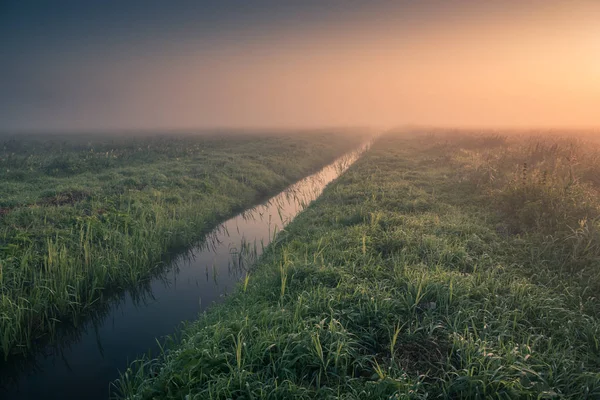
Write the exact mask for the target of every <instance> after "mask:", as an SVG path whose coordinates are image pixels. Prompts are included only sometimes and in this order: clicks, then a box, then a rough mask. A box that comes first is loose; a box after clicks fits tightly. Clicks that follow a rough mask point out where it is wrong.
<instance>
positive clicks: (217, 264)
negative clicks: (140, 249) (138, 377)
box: [0, 145, 367, 399]
mask: <svg viewBox="0 0 600 400" xmlns="http://www.w3.org/2000/svg"><path fill="white" fill-rule="evenodd" d="M366 148H367V145H364V146H362V147H361V148H360V149H358V150H356V151H355V152H352V153H349V154H347V155H345V156H343V157H341V158H339V159H337V160H336V161H335V162H333V163H332V164H330V165H328V166H326V167H325V168H323V169H322V170H320V171H319V172H317V173H316V174H314V175H311V176H309V177H307V178H304V179H302V180H300V181H298V182H297V183H295V184H294V185H292V186H290V187H289V188H287V189H286V190H284V191H283V192H281V193H279V194H278V195H276V196H274V197H273V198H271V199H269V200H268V201H267V202H265V203H263V204H261V205H259V206H257V207H254V208H252V209H249V210H247V211H245V212H243V213H241V214H239V215H237V216H236V217H234V218H231V219H229V220H228V221H226V222H225V223H223V224H221V225H220V226H218V227H217V228H216V229H214V230H213V231H212V232H211V233H210V234H209V235H207V237H206V239H205V240H204V241H203V243H202V244H201V245H198V246H196V247H195V248H193V249H191V250H190V251H189V252H187V253H186V254H184V255H183V256H180V257H178V258H177V259H176V260H174V261H173V262H172V263H171V265H170V266H168V267H167V268H166V269H165V272H164V273H162V274H161V275H160V276H157V277H155V278H154V279H153V280H152V281H150V282H149V283H148V284H147V285H146V286H145V287H143V288H140V291H138V292H136V293H133V292H128V293H125V294H124V295H122V296H120V297H119V298H118V300H117V301H112V302H110V303H108V304H107V305H106V306H105V308H104V309H103V310H101V312H99V314H98V315H96V316H95V317H94V318H93V319H92V320H91V321H88V322H87V323H86V324H84V325H83V326H81V327H77V328H73V329H72V333H71V335H70V338H71V339H70V342H71V343H69V344H65V343H62V344H61V345H60V346H57V345H55V346H52V347H51V346H48V348H47V349H45V354H38V355H36V356H35V357H34V359H33V360H29V361H28V362H27V363H26V364H24V367H22V369H23V371H15V370H14V369H15V368H14V367H10V368H11V369H12V370H7V369H8V368H9V367H5V369H4V370H0V374H2V385H3V386H4V388H0V398H3V399H4V398H6V399H107V398H108V396H109V387H110V383H111V382H112V381H114V380H115V379H116V378H118V376H119V371H124V370H125V369H126V368H127V366H128V365H129V363H130V362H131V361H133V360H135V359H136V358H138V357H139V356H140V355H142V354H144V353H147V352H148V351H151V352H152V353H153V354H157V353H158V350H159V348H158V344H157V339H156V338H161V337H163V336H165V335H168V334H171V333H173V332H174V331H175V330H176V329H177V327H179V326H180V325H181V323H182V321H186V320H193V319H195V318H196V317H197V316H198V313H200V312H202V311H204V310H205V309H206V307H208V306H210V304H212V303H214V302H218V301H221V300H222V299H223V298H224V297H225V296H226V295H227V293H230V292H231V291H232V289H233V288H234V287H235V285H236V284H237V282H238V281H239V280H240V279H241V278H242V277H244V275H245V271H246V269H247V267H248V266H249V265H251V264H252V262H253V260H254V259H255V258H256V257H257V256H259V255H260V254H261V253H262V250H263V247H264V246H267V245H268V244H269V243H270V241H271V240H272V239H273V237H274V235H275V234H276V232H277V231H279V230H281V229H283V228H284V227H285V226H286V225H287V224H288V223H289V222H290V221H291V220H292V219H293V218H294V217H295V216H296V215H297V214H298V213H299V212H300V211H302V210H303V209H304V208H305V207H306V206H307V205H308V204H310V202H312V201H313V200H314V199H316V198H317V197H318V196H319V195H320V194H321V193H322V191H323V189H324V188H325V186H326V185H327V184H328V183H330V182H331V181H333V180H334V179H335V178H337V177H338V176H339V175H340V174H341V173H342V172H344V171H345V170H346V169H347V168H348V167H349V166H350V165H351V164H352V163H354V161H356V160H357V159H358V157H359V156H360V154H362V152H363V151H364V150H366ZM9 380H10V382H9Z"/></svg>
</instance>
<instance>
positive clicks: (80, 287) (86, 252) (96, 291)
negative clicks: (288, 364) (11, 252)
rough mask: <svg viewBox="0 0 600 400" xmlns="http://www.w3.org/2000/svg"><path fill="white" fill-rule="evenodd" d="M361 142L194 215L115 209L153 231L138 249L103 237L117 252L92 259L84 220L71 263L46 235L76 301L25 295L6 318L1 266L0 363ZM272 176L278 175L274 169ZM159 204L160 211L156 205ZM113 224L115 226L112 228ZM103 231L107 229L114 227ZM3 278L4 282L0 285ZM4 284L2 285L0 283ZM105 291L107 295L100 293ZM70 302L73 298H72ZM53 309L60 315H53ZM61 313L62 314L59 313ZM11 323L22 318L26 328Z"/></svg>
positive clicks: (190, 206) (168, 208)
mask: <svg viewBox="0 0 600 400" xmlns="http://www.w3.org/2000/svg"><path fill="white" fill-rule="evenodd" d="M340 137H341V136H340V135H338V136H337V139H336V137H333V138H331V137H330V139H331V140H334V139H335V140H338V139H340ZM326 138H327V136H323V137H322V138H321V139H319V138H314V139H311V140H313V141H318V140H326ZM361 140H364V135H360V134H358V135H352V137H351V139H350V140H348V138H346V137H344V143H343V144H340V143H337V144H336V145H335V146H334V145H332V146H329V147H327V149H325V148H324V147H323V151H322V152H321V153H322V154H321V156H320V157H314V155H313V158H311V163H310V165H305V164H303V163H300V162H298V163H296V164H297V165H295V167H294V168H290V169H288V172H290V171H291V173H287V175H286V174H281V175H277V178H278V179H273V178H272V177H269V179H268V180H269V182H270V183H271V184H270V187H268V189H266V190H265V189H264V188H261V190H258V189H257V188H255V187H253V186H252V185H251V184H249V185H241V186H240V187H238V188H236V190H234V191H233V192H232V193H231V195H229V197H228V195H227V193H217V194H216V195H215V196H214V197H215V198H214V199H213V201H212V203H211V204H212V205H211V204H208V205H206V204H205V205H203V206H206V207H204V208H206V210H204V208H203V209H202V210H200V211H201V212H198V211H197V205H196V204H194V203H193V202H185V203H180V204H175V205H174V204H170V203H168V202H166V199H165V201H162V202H161V201H157V202H156V203H152V204H151V205H152V206H153V209H152V210H150V211H149V213H148V215H147V217H148V219H147V220H146V219H144V221H127V218H125V216H123V218H120V217H121V215H120V214H119V213H118V212H115V213H114V214H115V215H116V216H117V217H119V218H117V219H118V221H117V223H118V224H122V223H124V224H125V226H126V228H125V231H126V232H129V231H130V229H131V231H132V232H133V228H127V225H128V224H129V225H130V226H132V227H133V225H134V224H135V223H138V224H139V223H141V222H148V224H145V225H144V227H145V228H148V229H144V232H147V233H151V234H149V235H145V236H144V238H141V240H137V241H135V240H134V242H135V243H138V244H140V243H141V244H143V246H135V245H134V244H135V243H132V242H131V241H127V240H125V239H127V238H128V236H127V235H120V234H119V235H113V236H112V239H111V238H110V235H108V236H109V239H111V241H110V243H108V242H107V243H103V244H102V249H106V250H110V249H115V251H113V252H109V251H105V252H103V251H100V252H96V253H97V254H95V256H94V254H93V253H92V252H91V251H90V245H91V243H92V242H94V241H95V240H97V238H94V237H90V235H89V229H88V228H89V223H88V224H87V225H86V224H85V223H84V224H79V225H81V227H79V225H77V227H78V228H77V229H79V228H81V229H80V230H81V237H82V241H83V242H82V243H81V246H79V250H80V252H81V254H80V256H81V257H79V255H78V256H77V257H76V258H73V259H71V261H72V262H71V261H69V260H70V258H69V257H68V254H67V250H66V247H64V245H61V244H60V243H59V241H60V239H59V237H58V235H56V238H49V241H48V254H47V256H45V261H44V268H45V269H48V270H53V271H54V273H55V274H58V275H59V276H61V277H62V276H63V275H65V274H66V275H68V274H69V273H70V272H72V273H74V274H75V275H77V276H74V277H73V279H71V278H69V277H68V276H66V275H65V276H64V278H65V279H63V280H64V281H65V282H66V283H65V284H67V285H69V286H68V287H67V289H68V290H69V291H71V290H72V291H73V292H74V293H76V294H77V298H76V300H75V301H71V299H66V301H67V303H68V304H64V307H62V308H61V304H62V303H63V302H64V301H62V300H65V299H62V300H61V304H58V303H57V304H54V303H53V302H52V301H50V302H49V303H48V301H46V300H44V301H43V302H42V301H38V302H36V299H32V298H23V299H22V300H23V301H24V302H26V304H28V305H29V306H26V307H17V308H16V309H17V310H21V311H22V313H20V314H19V315H17V316H16V319H15V318H12V319H11V315H12V314H10V313H9V312H8V311H9V310H10V309H11V307H10V306H11V304H13V303H14V300H11V298H10V296H8V295H7V294H6V293H4V290H5V289H6V290H8V289H7V288H8V287H9V286H8V281H6V275H7V274H6V265H4V272H5V273H4V277H3V276H2V275H0V282H2V284H3V288H2V289H3V295H2V302H5V301H6V302H8V305H7V304H4V305H3V307H4V306H6V307H4V308H5V309H6V310H8V311H7V312H6V314H4V315H3V318H2V325H1V326H2V330H1V333H2V338H1V339H2V348H1V349H2V353H3V357H2V359H4V360H6V359H7V358H8V357H9V356H19V355H20V354H27V353H30V352H31V351H32V350H35V349H36V348H39V347H40V346H41V347H43V346H44V345H45V344H46V343H47V342H48V341H52V340H54V336H55V334H56V332H57V331H58V329H57V327H58V326H60V325H64V324H65V323H70V321H77V320H79V319H81V318H86V316H87V315H90V314H93V313H94V311H95V310H96V309H97V303H98V302H99V301H100V302H102V301H104V300H103V299H104V298H106V297H109V298H110V297H111V296H110V293H111V292H114V291H117V292H119V291H122V290H124V289H127V288H132V287H135V286H136V285H138V284H140V283H141V282H143V281H145V280H146V279H147V278H148V277H149V276H150V275H151V274H152V273H155V272H156V271H157V270H158V269H160V268H161V266H162V265H163V264H164V263H163V262H162V261H161V260H164V258H163V257H164V255H165V254H168V253H169V252H171V251H172V250H174V249H181V248H184V247H186V246H189V245H190V244H192V243H194V242H196V241H197V240H199V239H200V238H201V237H202V236H203V235H205V234H206V233H207V232H209V231H210V229H211V228H213V227H214V226H216V225H218V223H219V222H222V221H224V220H226V219H227V218H229V217H231V216H233V215H235V214H237V213H238V212H240V211H242V210H243V209H245V208H247V207H248V206H252V205H255V204H257V203H260V202H261V201H263V200H265V199H266V198H268V197H269V196H270V195H272V194H275V193H277V192H279V191H281V190H283V189H284V188H285V187H286V186H287V185H289V184H290V183H293V182H294V181H296V180H298V179H301V178H302V177H304V176H308V175H310V174H312V173H314V172H315V171H317V170H318V169H320V168H322V167H323V166H324V165H326V164H327V163H329V162H331V161H332V160H333V159H335V158H336V157H339V156H340V155H342V154H343V153H345V152H347V151H348V150H351V149H352V148H353V147H355V146H357V145H358V144H359V143H360V141H361ZM270 172H271V173H272V174H275V171H270ZM159 196H160V193H159ZM159 200H160V199H159ZM91 202H92V203H94V202H95V203H96V204H95V205H94V204H92V206H91V208H92V209H96V208H99V209H103V208H104V207H105V205H104V204H103V202H102V200H101V199H100V200H97V201H96V200H94V199H91ZM162 205H164V206H165V207H164V208H163V207H161V206H162ZM174 207H178V210H174ZM92 217H94V216H92ZM92 222H93V221H92ZM90 223H91V222H90ZM115 227H117V226H116V225H115ZM103 229H107V230H108V231H110V229H111V228H110V227H108V228H103ZM109 233H110V232H109ZM133 233H135V232H133ZM86 235H87V236H86ZM105 240H106V239H105ZM55 241H56V243H55ZM102 249H100V250H102ZM125 252H126V253H127V254H129V253H130V252H133V253H132V254H129V256H128V257H125V258H126V260H125V261H127V260H130V261H129V262H125V263H123V262H121V261H123V260H121V258H122V257H121V256H120V254H121V253H122V254H125ZM112 253H114V254H112ZM138 253H140V254H138ZM142 253H143V254H142ZM111 256H114V257H116V258H115V259H114V260H111V259H108V258H110V257H111ZM107 257H108V258H107ZM14 259H15V260H17V261H18V264H19V265H21V266H23V265H27V264H28V257H27V252H25V253H24V255H22V256H19V258H14ZM98 260H100V264H102V263H103V262H104V263H109V264H110V263H111V262H112V263H113V264H115V265H117V264H118V265H119V266H120V270H119V271H118V274H117V275H115V276H113V275H112V273H111V272H110V271H109V270H108V269H107V268H100V269H98V268H96V267H97V265H96V264H98V263H96V261H98ZM102 260H104V261H102ZM131 260H134V262H131ZM5 261H7V260H5ZM71 264H72V265H71ZM88 264H89V265H88ZM71 267H72V268H71ZM100 267H101V265H100ZM142 267H143V268H142ZM98 271H100V272H102V271H104V273H103V274H104V276H102V277H100V278H99V277H98V276H97V272H98ZM128 271H129V272H128ZM79 275H81V276H79ZM88 275H89V276H91V277H92V278H93V282H92V284H91V285H89V283H90V282H89V280H90V279H92V278H89V277H88ZM3 278H4V281H3V280H2V279H3ZM88 278H89V279H88ZM5 284H7V285H6V286H4V285H5ZM48 286H50V285H48ZM36 287H44V285H43V284H41V283H39V282H38V283H37V284H36ZM49 290H50V289H49ZM106 293H108V294H109V295H108V296H105V294H106ZM67 297H69V298H70V297H71V296H67ZM57 299H58V297H57ZM50 300H51V299H50ZM46 303H48V307H49V308H48V307H47V308H42V309H39V307H38V308H35V309H34V306H36V304H37V305H40V304H41V305H43V304H46ZM12 308H15V307H12ZM53 309H56V310H57V311H56V312H55V311H53ZM59 310H63V311H60V312H59ZM65 310H66V311H65ZM12 317H15V315H12ZM11 321H12V322H11ZM15 321H23V323H22V324H21V323H17V322H15ZM44 321H45V322H44Z"/></svg>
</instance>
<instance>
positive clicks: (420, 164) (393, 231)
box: [113, 137, 600, 399]
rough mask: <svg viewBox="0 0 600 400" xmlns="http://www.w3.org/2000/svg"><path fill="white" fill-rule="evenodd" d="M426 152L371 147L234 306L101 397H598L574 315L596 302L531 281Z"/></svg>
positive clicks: (530, 262) (588, 327)
mask: <svg viewBox="0 0 600 400" xmlns="http://www.w3.org/2000/svg"><path fill="white" fill-rule="evenodd" d="M423 148H425V150H423ZM426 150H430V149H429V148H428V147H427V145H424V144H423V143H415V142H411V141H410V140H406V139H402V138H394V137H386V138H385V139H383V140H380V141H379V142H378V143H376V144H375V146H374V147H373V148H372V150H371V151H370V152H369V153H367V154H366V155H365V156H364V158H363V159H361V160H359V161H358V163H357V164H355V165H354V166H353V167H351V168H350V170H349V171H348V172H346V173H345V174H344V175H343V176H342V177H341V178H339V179H338V180H337V181H336V182H334V183H333V184H332V185H330V186H329V187H328V188H327V189H326V191H325V192H324V194H323V196H322V197H321V198H320V199H318V200H317V201H316V202H315V203H314V204H313V205H311V206H310V207H309V208H308V209H307V210H305V211H304V212H303V213H302V214H300V215H299V216H298V217H297V218H296V220H295V221H294V222H292V224H291V225H289V226H288V228H287V229H286V232H285V233H284V234H283V235H280V237H279V239H278V240H277V241H276V242H275V243H274V244H273V245H272V246H270V248H269V250H268V252H267V253H266V254H265V255H264V256H263V258H262V259H261V261H260V262H259V265H258V266H257V268H256V270H254V271H253V272H252V273H251V274H250V276H249V278H248V279H247V280H245V281H244V282H243V283H242V284H241V285H240V287H239V288H238V291H237V292H236V293H235V294H234V295H232V296H231V297H230V298H229V299H228V300H227V301H226V302H225V303H224V304H221V305H216V306H214V307H213V308H212V309H210V310H209V311H208V312H206V313H204V314H203V315H201V316H200V317H199V320H198V321H196V322H194V323H192V324H190V325H189V326H187V327H185V328H184V329H183V330H182V331H181V332H180V333H179V334H178V335H176V336H174V337H173V338H171V340H169V341H167V344H166V346H165V351H164V353H163V354H162V355H161V356H160V357H159V358H158V359H153V360H150V359H145V360H139V361H137V362H136V363H134V364H133V366H132V368H130V369H128V370H127V371H125V372H124V374H123V375H122V376H121V379H120V380H118V381H117V382H116V385H115V391H114V393H113V394H114V395H115V396H116V397H118V398H128V399H146V398H148V399H149V398H186V399H193V398H211V399H213V398H223V399H225V398H290V397H293V398H306V399H308V398H339V397H343V398H361V399H364V398H374V399H375V398H382V397H386V398H423V399H424V398H437V397H441V398H447V397H451V398H455V397H460V398H487V397H493V398H590V399H592V398H597V396H600V374H598V373H597V372H595V371H597V370H598V367H599V366H600V348H599V346H598V340H597V338H598V334H599V333H600V324H599V322H598V319H597V317H596V315H595V314H594V313H592V312H586V313H582V312H581V310H582V307H583V309H596V306H597V300H596V299H595V298H594V297H590V296H588V297H587V298H585V299H583V298H581V297H580V296H579V294H580V293H581V291H582V290H575V291H573V293H572V292H570V291H568V290H565V288H564V287H562V286H561V284H560V283H556V282H555V283H552V282H549V281H539V280H536V279H535V277H533V278H532V277H531V274H530V273H527V271H532V270H533V271H538V272H540V273H542V272H543V271H546V272H548V273H550V272H551V271H550V269H551V268H552V266H551V265H549V263H548V260H545V259H537V260H536V259H533V258H531V255H530V254H528V253H529V252H530V251H531V250H532V249H535V246H538V245H539V244H538V243H536V242H535V241H534V240H535V238H528V236H522V237H510V236H509V237H507V236H506V235H504V233H503V232H502V231H499V230H498V229H497V225H496V221H497V220H496V216H495V215H494V214H493V211H492V210H491V209H489V208H487V207H486V205H488V204H486V201H487V200H486V198H485V195H484V194H483V193H481V192H480V191H479V190H478V189H477V187H475V186H473V185H469V184H465V183H464V182H459V181H457V180H456V179H454V178H455V171H454V170H453V169H452V167H451V166H449V165H448V164H447V163H437V162H435V161H433V160H432V158H431V154H430V153H428V152H427V151H426ZM580 283H581V282H578V281H575V282H572V284H573V285H575V286H577V285H579V284H580ZM553 285H554V286H553ZM579 289H583V288H579ZM583 291H585V290H583ZM582 302H584V303H585V304H582Z"/></svg>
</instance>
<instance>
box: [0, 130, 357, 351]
mask: <svg viewBox="0 0 600 400" xmlns="http://www.w3.org/2000/svg"><path fill="white" fill-rule="evenodd" d="M362 140H364V135H362V134H358V133H356V134H352V133H351V134H350V136H348V133H347V132H346V133H331V132H326V131H312V132H287V133H286V132H283V133H267V134H257V133H233V134H225V133H223V132H221V133H219V134H203V135H192V134H172V135H163V136H143V135H137V136H136V135H134V136H133V137H129V138H120V137H118V136H110V135H108V136H85V135H83V136H75V135H72V136H69V135H65V136H53V135H49V136H39V137H35V136H19V137H14V138H11V137H2V138H0V141H1V142H0V185H1V187H2V190H1V192H0V210H1V213H0V283H1V285H0V360H4V359H5V358H7V357H9V356H10V355H13V354H18V353H27V352H28V351H30V350H31V348H32V347H34V346H35V345H36V343H37V342H39V341H40V340H42V341H44V340H46V339H48V338H49V337H51V336H52V334H53V332H54V331H55V329H56V328H57V327H58V326H60V324H65V323H71V322H76V321H77V319H78V318H79V317H80V316H82V315H84V314H89V313H91V312H93V311H94V309H95V308H96V305H97V304H96V303H98V302H101V301H103V296H104V294H105V293H107V291H114V290H121V289H123V288H130V287H133V286H135V285H137V284H139V283H140V282H141V281H143V280H145V279H147V278H148V277H149V276H150V275H151V274H152V273H153V272H154V271H156V269H157V268H158V267H159V266H160V262H161V259H163V257H164V255H165V254H166V253H167V252H168V251H169V250H171V249H174V248H179V247H185V246H188V245H190V244H192V243H193V242H194V241H196V240H198V239H200V238H201V236H202V235H203V234H205V233H207V231H208V230H209V229H210V228H212V227H213V226H215V224H216V223H217V222H218V221H220V220H223V219H224V218H226V217H228V216H231V215H232V214H233V213H235V212H237V211H239V210H242V209H244V208H246V207H248V206H251V205H253V204H255V203H256V202H257V201H259V200H261V199H264V198H265V197H266V196H268V195H270V194H274V193H276V192H277V191H278V190H281V189H283V188H284V187H286V186H287V185H289V184H290V183H292V182H294V181H295V180H297V179H299V178H302V177H303V176H306V175H308V174H310V173H312V172H313V171H315V170H316V169H318V168H320V167H321V166H323V165H324V164H326V163H328V162H329V161H331V160H332V159H333V158H335V157H337V156H340V155H341V154H343V153H344V152H347V151H349V150H352V149H353V148H354V147H356V146H358V144H359V143H360V141H362Z"/></svg>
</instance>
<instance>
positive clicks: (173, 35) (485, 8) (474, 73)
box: [0, 0, 600, 130]
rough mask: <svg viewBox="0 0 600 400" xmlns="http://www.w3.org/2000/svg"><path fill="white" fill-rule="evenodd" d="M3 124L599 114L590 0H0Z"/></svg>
mask: <svg viewBox="0 0 600 400" xmlns="http://www.w3.org/2000/svg"><path fill="white" fill-rule="evenodd" d="M0 60H1V62H0V130H13V129H16V130H19V129H24V130H28V129H35V130H43V129H48V130H60V129H68V130H73V129H93V130H98V129H119V128H127V129H136V128H142V129H155V128H194V127H212V126H222V127H223V126H225V127H228V126H231V127H237V126H246V127H277V126H302V127H310V126H319V125H380V126H391V125H397V124H406V123H412V124H424V125H494V126H533V125H544V126H558V125H561V126H571V125H576V126H599V125H600V1H598V0H571V1H567V0H514V1H513V0H502V1H500V0H498V1H494V0H489V1H467V0H464V1H463V0H453V1H441V0H439V1H433V0H420V1H417V0H394V1H393V0H382V1H377V0H375V1H373V0H371V1H358V0H355V1H353V0H345V1H327V0H319V1H312V0H303V1H300V0H298V1H294V0H290V1H266V0H263V1H224V0H221V1H198V0H197V1H154V0H139V1H127V0H103V1H84V0H73V1H62V0H52V1H33V0H14V1H7V0H0Z"/></svg>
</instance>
